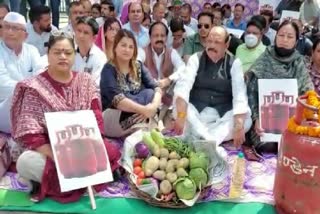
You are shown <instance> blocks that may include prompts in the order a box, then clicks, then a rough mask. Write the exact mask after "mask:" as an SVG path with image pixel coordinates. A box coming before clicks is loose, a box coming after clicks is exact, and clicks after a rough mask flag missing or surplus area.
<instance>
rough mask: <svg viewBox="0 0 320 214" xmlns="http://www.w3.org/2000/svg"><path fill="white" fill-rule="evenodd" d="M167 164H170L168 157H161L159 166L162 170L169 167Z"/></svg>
mask: <svg viewBox="0 0 320 214" xmlns="http://www.w3.org/2000/svg"><path fill="white" fill-rule="evenodd" d="M167 164H168V161H167V158H160V161H159V168H160V169H161V170H165V169H166V167H167Z"/></svg>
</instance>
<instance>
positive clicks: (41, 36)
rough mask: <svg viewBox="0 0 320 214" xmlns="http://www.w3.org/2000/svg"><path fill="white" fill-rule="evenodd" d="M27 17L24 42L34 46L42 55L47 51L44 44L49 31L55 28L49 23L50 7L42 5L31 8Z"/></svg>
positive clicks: (47, 38) (47, 39)
mask: <svg viewBox="0 0 320 214" xmlns="http://www.w3.org/2000/svg"><path fill="white" fill-rule="evenodd" d="M29 19H30V23H28V24H27V33H28V37H27V40H26V42H27V43H29V44H31V45H33V46H35V47H36V48H37V49H38V51H39V53H40V55H41V56H43V55H45V54H46V53H47V47H46V44H47V42H48V41H49V37H50V32H51V31H52V30H53V31H55V30H57V28H56V27H55V26H53V25H51V14H50V8H49V7H48V6H44V5H39V6H35V7H33V8H31V10H30V12H29Z"/></svg>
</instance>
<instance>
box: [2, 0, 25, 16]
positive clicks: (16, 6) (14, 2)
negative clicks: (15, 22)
mask: <svg viewBox="0 0 320 214" xmlns="http://www.w3.org/2000/svg"><path fill="white" fill-rule="evenodd" d="M4 3H6V4H7V5H9V7H10V10H11V11H12V12H17V13H19V12H20V4H21V0H4Z"/></svg>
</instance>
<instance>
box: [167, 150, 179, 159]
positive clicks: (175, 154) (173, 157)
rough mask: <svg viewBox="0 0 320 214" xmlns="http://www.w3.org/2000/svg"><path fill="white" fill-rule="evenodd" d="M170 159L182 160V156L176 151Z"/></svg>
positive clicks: (171, 154) (171, 153)
mask: <svg viewBox="0 0 320 214" xmlns="http://www.w3.org/2000/svg"><path fill="white" fill-rule="evenodd" d="M169 159H180V155H179V154H178V153H177V152H175V151H173V152H170V154H169Z"/></svg>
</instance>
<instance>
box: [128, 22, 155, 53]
mask: <svg viewBox="0 0 320 214" xmlns="http://www.w3.org/2000/svg"><path fill="white" fill-rule="evenodd" d="M123 29H126V30H129V31H131V32H132V33H133V35H134V37H135V38H136V41H137V44H138V47H140V48H144V47H146V46H147V45H148V44H149V42H150V38H149V32H148V30H147V28H145V27H143V26H142V25H140V32H139V33H136V32H134V31H133V30H132V29H131V24H130V22H128V23H127V24H125V25H123Z"/></svg>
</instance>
